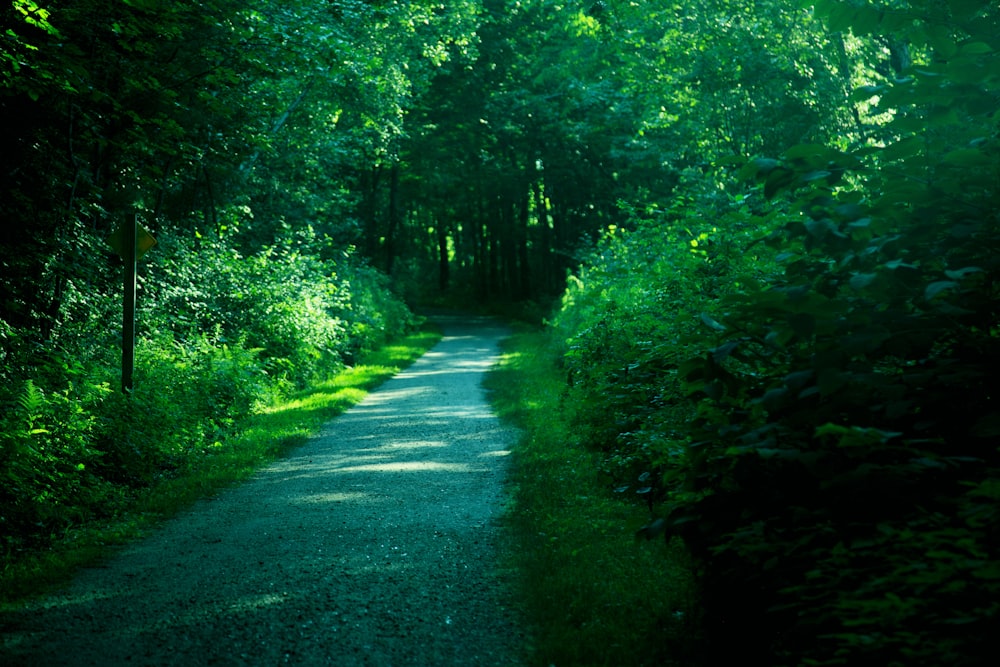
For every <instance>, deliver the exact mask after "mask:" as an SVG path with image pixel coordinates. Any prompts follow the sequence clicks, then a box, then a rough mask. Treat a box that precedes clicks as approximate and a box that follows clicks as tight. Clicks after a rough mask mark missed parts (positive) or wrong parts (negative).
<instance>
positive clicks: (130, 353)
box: [122, 216, 139, 395]
mask: <svg viewBox="0 0 1000 667" xmlns="http://www.w3.org/2000/svg"><path fill="white" fill-rule="evenodd" d="M137 218H138V216H136V218H134V219H133V220H132V224H131V225H130V224H128V223H125V225H124V228H125V238H124V242H125V243H124V244H125V248H124V253H123V257H124V259H125V298H124V307H123V309H122V392H123V393H124V394H126V395H131V393H132V371H133V369H134V368H135V265H136V248H135V233H136V231H135V230H136V226H137V225H138V224H139V221H138V219H137Z"/></svg>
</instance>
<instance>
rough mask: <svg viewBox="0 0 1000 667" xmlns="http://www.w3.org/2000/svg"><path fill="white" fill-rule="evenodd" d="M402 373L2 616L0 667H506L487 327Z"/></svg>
mask: <svg viewBox="0 0 1000 667" xmlns="http://www.w3.org/2000/svg"><path fill="white" fill-rule="evenodd" d="M442 324H443V325H444V327H445V338H444V339H443V340H442V341H441V343H439V344H438V346H436V347H435V348H434V349H433V350H431V351H430V352H428V353H427V354H426V355H424V357H422V358H421V359H420V360H419V361H418V362H417V363H416V364H414V365H413V366H411V367H410V368H409V369H407V370H406V371H404V372H402V373H400V374H399V375H398V376H396V377H395V378H394V379H392V380H390V381H389V382H388V383H386V384H385V385H383V386H382V387H381V388H380V389H378V390H376V391H375V392H372V393H371V394H370V395H369V396H368V397H367V399H366V400H365V401H364V402H363V403H361V404H359V405H358V406H356V407H355V408H354V409H352V410H351V411H349V412H348V413H346V414H344V415H343V416H341V417H340V418H338V419H336V420H334V421H333V422H331V423H329V424H328V425H327V427H326V428H325V429H324V431H323V433H322V434H320V436H319V437H317V438H314V439H313V440H312V441H311V442H309V443H308V444H306V445H305V446H303V447H302V448H300V449H298V450H296V451H295V452H294V453H293V455H292V456H291V457H289V458H287V459H285V460H282V461H280V462H278V463H276V464H274V465H272V466H270V467H268V468H266V469H265V470H263V471H261V472H260V473H259V474H258V475H257V476H256V477H255V478H254V479H252V480H251V481H249V482H248V483H246V484H244V485H242V486H240V487H238V488H235V489H232V490H230V491H227V492H225V493H223V494H222V495H220V496H218V497H217V498H214V499H211V500H207V501H204V502H202V503H199V504H198V505H197V506H196V507H195V508H193V510H192V511H191V512H189V513H186V514H185V515H183V516H181V517H178V518H177V519H175V520H173V521H171V522H169V523H168V524H167V525H166V526H164V527H163V529H162V530H160V531H158V532H157V533H156V534H154V535H153V536H151V537H150V538H148V539H146V540H143V541H142V542H140V543H137V544H135V545H133V546H130V547H128V548H126V549H124V550H123V551H122V552H121V553H120V554H119V555H118V556H116V557H115V558H114V559H113V560H112V561H110V562H109V563H107V564H106V565H105V566H104V567H102V568H96V569H90V570H87V571H85V572H83V573H82V574H81V576H79V577H78V579H77V580H76V581H75V582H74V583H73V585H72V586H71V587H69V588H68V589H67V590H66V591H65V592H64V593H62V594H60V595H56V596H54V597H50V598H48V599H45V600H42V601H40V602H37V603H33V604H32V605H31V606H30V607H28V608H27V609H25V610H23V611H20V612H17V613H15V614H13V615H8V616H7V618H5V619H3V626H4V627H3V630H4V634H3V642H2V644H0V664H2V665H45V666H49V665H102V666H104V665H184V666H185V667H186V666H188V665H283V664H291V665H337V666H338V667H351V666H355V665H371V666H378V667H389V666H392V667H397V666H403V665H412V666H417V665H419V666H420V667H435V666H440V665H483V666H485V665H495V666H502V667H508V666H511V665H517V664H519V662H518V651H519V647H520V644H521V638H520V636H519V630H518V622H517V619H516V617H515V616H516V615H515V614H514V613H513V612H512V611H510V609H509V607H508V606H507V599H506V595H507V593H506V586H505V583H504V580H503V573H502V572H501V571H500V570H499V569H498V563H497V539H498V533H499V528H498V526H497V523H496V520H497V517H498V514H499V512H500V511H501V509H502V508H501V503H502V493H501V483H502V480H503V475H504V466H505V455H506V454H507V448H508V447H509V446H510V445H511V444H512V434H511V433H509V432H508V431H506V430H505V429H503V428H502V427H501V426H500V424H499V423H498V421H497V419H496V418H495V417H494V416H493V414H492V412H491V410H490V408H489V406H488V405H487V403H486V401H485V399H484V395H483V392H482V390H481V388H480V386H479V383H480V380H481V379H482V375H483V373H484V372H485V371H486V370H487V369H488V368H489V367H490V365H491V364H493V363H494V362H495V361H496V358H497V346H496V344H497V341H498V340H499V338H500V337H501V336H502V335H503V334H504V331H503V329H502V328H500V327H498V326H497V325H496V324H495V323H492V322H490V321H488V320H469V319H466V320H456V319H450V320H449V319H447V318H444V319H443V321H442Z"/></svg>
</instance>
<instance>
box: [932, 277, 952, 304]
mask: <svg viewBox="0 0 1000 667" xmlns="http://www.w3.org/2000/svg"><path fill="white" fill-rule="evenodd" d="M956 287H958V283H957V282H955V281H954V280H939V281H937V282H933V283H931V284H930V285H928V286H927V289H925V290H924V298H925V299H927V300H928V301H931V300H933V299H934V297H936V296H938V295H939V294H941V293H942V292H946V291H948V290H951V289H955V288H956Z"/></svg>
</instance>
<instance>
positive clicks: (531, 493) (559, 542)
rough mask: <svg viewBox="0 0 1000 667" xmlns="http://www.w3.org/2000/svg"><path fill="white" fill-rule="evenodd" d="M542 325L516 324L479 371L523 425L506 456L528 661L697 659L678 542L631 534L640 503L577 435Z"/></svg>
mask: <svg viewBox="0 0 1000 667" xmlns="http://www.w3.org/2000/svg"><path fill="white" fill-rule="evenodd" d="M564 387H565V385H564V383H563V381H562V378H561V376H560V374H559V372H558V370H557V366H556V353H555V351H554V349H553V346H552V345H551V342H550V341H549V340H548V338H547V336H546V334H545V332H541V331H537V330H521V331H519V332H518V333H516V334H515V335H514V336H512V337H511V338H509V339H508V340H507V341H506V342H505V344H504V355H503V359H502V361H501V363H500V365H499V366H498V367H497V368H496V369H495V370H494V371H493V372H492V373H491V374H490V376H489V377H488V379H487V389H488V390H489V391H490V396H491V400H492V401H493V403H494V406H495V408H496V409H497V411H498V413H499V414H500V415H501V417H503V418H505V419H509V420H511V421H512V422H513V423H515V424H516V425H517V426H518V427H520V429H521V430H522V438H521V441H520V442H519V444H518V446H517V447H516V448H515V450H514V453H513V456H512V469H511V478H510V481H511V495H512V499H511V503H512V506H511V509H510V511H509V513H508V517H507V521H508V523H509V526H510V532H511V535H510V537H511V541H512V544H511V548H510V558H511V560H512V561H513V562H512V564H511V567H512V569H513V570H514V571H515V572H518V577H519V588H520V590H519V593H520V596H521V598H522V603H523V605H524V609H525V613H526V616H527V619H528V621H529V623H530V626H531V627H530V628H529V635H530V636H531V646H530V647H529V655H530V662H529V664H530V665H539V666H542V667H546V666H549V665H555V666H560V667H561V666H567V665H572V666H574V667H588V666H597V665H615V666H616V667H627V666H640V665H658V666H663V665H678V666H679V665H696V664H698V661H697V659H696V655H697V653H698V637H697V632H696V628H697V626H698V624H697V623H696V622H695V617H696V601H695V596H694V593H693V591H694V586H693V583H692V576H691V572H690V567H689V564H688V561H687V558H686V556H685V553H684V551H683V548H682V547H681V546H680V545H679V544H676V543H671V544H665V543H663V542H662V541H656V542H642V543H639V542H637V541H636V540H635V538H634V535H635V532H636V530H638V529H639V528H640V527H641V526H642V525H643V524H644V523H646V522H647V521H648V518H649V515H648V511H647V510H646V509H645V508H644V507H641V506H638V505H636V504H633V503H629V502H626V501H623V500H622V497H621V496H616V495H615V494H614V493H613V491H612V490H611V489H610V488H609V484H608V483H607V482H606V481H605V480H603V479H602V478H601V476H600V474H599V473H598V472H597V467H596V465H595V464H594V460H593V459H594V456H593V454H592V453H591V452H589V451H587V449H586V448H585V447H582V446H581V445H580V443H578V442H576V439H575V438H574V436H573V426H572V424H571V423H569V421H568V419H567V417H566V414H565V413H566V411H565V410H564V409H563V407H564V406H563V405H562V401H563V398H562V395H563V389H564Z"/></svg>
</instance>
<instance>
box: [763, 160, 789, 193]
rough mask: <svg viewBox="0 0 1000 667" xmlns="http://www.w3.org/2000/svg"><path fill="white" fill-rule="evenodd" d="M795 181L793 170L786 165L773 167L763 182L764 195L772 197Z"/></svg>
mask: <svg viewBox="0 0 1000 667" xmlns="http://www.w3.org/2000/svg"><path fill="white" fill-rule="evenodd" d="M794 181H795V172H794V171H792V170H791V169H789V168H787V167H775V168H774V170H772V171H771V173H770V174H769V175H768V177H767V181H766V182H765V183H764V196H765V197H767V198H768V199H772V198H773V197H774V195H776V194H778V192H780V191H781V190H782V189H784V188H786V187H788V186H789V185H791V184H792V183H793V182H794Z"/></svg>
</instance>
